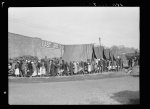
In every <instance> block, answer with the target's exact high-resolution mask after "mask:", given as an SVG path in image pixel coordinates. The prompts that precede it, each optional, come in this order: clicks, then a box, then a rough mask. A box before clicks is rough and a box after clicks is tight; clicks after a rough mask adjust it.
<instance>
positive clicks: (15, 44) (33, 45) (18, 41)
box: [8, 32, 61, 59]
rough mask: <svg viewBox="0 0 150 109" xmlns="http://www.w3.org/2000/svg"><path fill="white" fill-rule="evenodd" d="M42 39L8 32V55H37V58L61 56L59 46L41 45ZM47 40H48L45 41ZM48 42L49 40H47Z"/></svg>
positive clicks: (10, 56) (11, 56)
mask: <svg viewBox="0 0 150 109" xmlns="http://www.w3.org/2000/svg"><path fill="white" fill-rule="evenodd" d="M42 42H45V41H44V40H42V39H40V38H33V37H27V36H23V35H19V34H14V33H9V32H8V53H9V54H8V57H9V58H15V57H19V56H24V55H30V56H37V57H38V58H39V59H41V58H44V57H45V56H47V57H48V58H53V57H61V48H58V49H55V48H53V47H46V46H47V45H46V46H42V45H43V43H42ZM47 42H48V41H47ZM48 43H50V42H48Z"/></svg>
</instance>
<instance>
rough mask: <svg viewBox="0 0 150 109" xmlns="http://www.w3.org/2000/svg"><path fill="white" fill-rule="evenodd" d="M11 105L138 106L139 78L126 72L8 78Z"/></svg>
mask: <svg viewBox="0 0 150 109" xmlns="http://www.w3.org/2000/svg"><path fill="white" fill-rule="evenodd" d="M8 96H9V104H10V105H13V104H14V105H15V104H19V105H22V104H23V105H38V104H41V105H51V104H52V105H53V104H54V105H57V104H58V105H59V104H60V105H61V104H67V105H68V104H73V105H78V104H79V105H80V104H89V105H91V104H99V105H101V104H102V105H104V104H139V103H140V101H139V100H140V96H139V76H131V75H129V74H126V73H125V72H109V73H105V74H94V75H84V76H83V75H81V76H73V77H61V78H58V77H51V78H9V94H8Z"/></svg>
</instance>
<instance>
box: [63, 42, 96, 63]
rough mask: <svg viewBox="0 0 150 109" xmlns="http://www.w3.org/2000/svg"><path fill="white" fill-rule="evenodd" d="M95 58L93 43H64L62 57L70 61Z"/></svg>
mask: <svg viewBox="0 0 150 109" xmlns="http://www.w3.org/2000/svg"><path fill="white" fill-rule="evenodd" d="M93 58H96V55H95V52H94V45H93V44H81V45H65V46H64V54H63V56H62V59H63V60H64V61H66V62H70V61H78V62H80V61H84V62H85V61H87V60H88V59H89V60H92V59H93Z"/></svg>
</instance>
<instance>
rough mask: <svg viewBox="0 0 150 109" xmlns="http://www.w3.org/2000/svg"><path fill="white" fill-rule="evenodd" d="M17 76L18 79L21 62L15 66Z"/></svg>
mask: <svg viewBox="0 0 150 109" xmlns="http://www.w3.org/2000/svg"><path fill="white" fill-rule="evenodd" d="M15 75H16V77H19V62H17V64H16V66H15Z"/></svg>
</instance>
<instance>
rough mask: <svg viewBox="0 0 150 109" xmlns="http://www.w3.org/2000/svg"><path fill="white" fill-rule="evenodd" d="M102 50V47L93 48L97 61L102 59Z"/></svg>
mask: <svg viewBox="0 0 150 109" xmlns="http://www.w3.org/2000/svg"><path fill="white" fill-rule="evenodd" d="M103 50H104V47H102V46H97V47H94V52H95V55H96V58H97V59H102V58H103Z"/></svg>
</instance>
